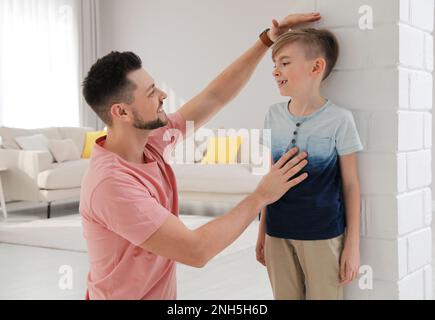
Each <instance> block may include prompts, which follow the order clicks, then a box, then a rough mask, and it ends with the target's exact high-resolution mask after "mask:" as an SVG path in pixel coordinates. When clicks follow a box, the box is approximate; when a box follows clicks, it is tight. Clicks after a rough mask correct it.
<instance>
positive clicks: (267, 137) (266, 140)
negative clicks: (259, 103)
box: [260, 111, 272, 149]
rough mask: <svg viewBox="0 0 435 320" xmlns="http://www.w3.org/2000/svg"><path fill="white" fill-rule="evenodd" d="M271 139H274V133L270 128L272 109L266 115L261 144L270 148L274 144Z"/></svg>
mask: <svg viewBox="0 0 435 320" xmlns="http://www.w3.org/2000/svg"><path fill="white" fill-rule="evenodd" d="M271 139H272V133H271V130H270V111H269V112H267V114H266V116H265V117H264V123H263V132H262V133H261V135H260V144H261V145H264V146H266V147H267V148H268V149H270V148H271V144H272V141H271Z"/></svg>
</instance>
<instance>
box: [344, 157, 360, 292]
mask: <svg viewBox="0 0 435 320" xmlns="http://www.w3.org/2000/svg"><path fill="white" fill-rule="evenodd" d="M339 158H340V170H341V177H342V182H343V197H344V206H345V212H346V225H347V226H346V235H345V242H344V249H343V253H342V256H341V262H340V278H341V284H347V283H349V282H351V281H353V280H354V279H355V278H356V277H357V276H358V271H359V264H360V256H359V240H360V203H361V196H360V183H359V178H358V158H357V154H356V153H352V154H349V155H345V156H340V157H339Z"/></svg>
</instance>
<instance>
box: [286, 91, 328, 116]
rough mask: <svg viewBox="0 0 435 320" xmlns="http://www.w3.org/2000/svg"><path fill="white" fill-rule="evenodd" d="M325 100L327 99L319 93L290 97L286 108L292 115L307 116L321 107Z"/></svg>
mask: <svg viewBox="0 0 435 320" xmlns="http://www.w3.org/2000/svg"><path fill="white" fill-rule="evenodd" d="M326 101H327V100H326V99H325V98H323V97H322V96H321V95H320V94H319V93H316V94H313V95H305V96H300V97H292V99H291V101H290V103H289V105H288V110H289V112H290V113H291V114H292V115H294V116H298V117H301V116H309V115H310V114H312V113H314V112H316V111H317V110H319V109H320V108H321V107H323V106H324V105H325V103H326Z"/></svg>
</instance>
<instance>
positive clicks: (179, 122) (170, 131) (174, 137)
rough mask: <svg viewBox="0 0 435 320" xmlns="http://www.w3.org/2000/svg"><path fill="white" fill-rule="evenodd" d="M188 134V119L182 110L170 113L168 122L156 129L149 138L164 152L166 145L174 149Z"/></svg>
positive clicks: (149, 140)
mask: <svg viewBox="0 0 435 320" xmlns="http://www.w3.org/2000/svg"><path fill="white" fill-rule="evenodd" d="M185 136H186V120H185V119H184V117H183V116H182V115H181V112H180V111H177V112H175V113H171V114H169V115H168V124H167V125H166V126H164V127H162V128H159V129H156V130H154V131H153V132H152V134H151V135H150V137H149V138H148V143H150V144H152V145H153V146H154V147H155V148H157V149H158V150H159V151H160V152H162V153H163V150H165V148H166V147H168V146H170V147H171V148H172V149H174V148H175V145H176V144H177V143H179V142H181V141H182V140H183V138H184V137H185Z"/></svg>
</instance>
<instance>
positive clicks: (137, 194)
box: [91, 176, 171, 246]
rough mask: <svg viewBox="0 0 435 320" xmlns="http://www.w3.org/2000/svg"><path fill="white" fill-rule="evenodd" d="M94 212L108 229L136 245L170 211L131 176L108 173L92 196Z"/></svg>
mask: <svg viewBox="0 0 435 320" xmlns="http://www.w3.org/2000/svg"><path fill="white" fill-rule="evenodd" d="M91 210H92V212H93V214H94V216H95V217H96V218H97V219H98V220H99V221H100V222H101V223H102V224H103V225H105V226H106V227H107V228H108V229H109V230H111V231H113V232H114V233H116V234H118V235H119V236H121V237H123V238H124V239H126V240H127V241H129V242H131V243H132V244H134V245H136V246H139V245H141V244H142V243H143V242H145V241H146V240H147V239H148V238H149V237H150V236H151V235H152V234H153V233H154V232H156V231H157V230H158V229H159V228H160V227H161V226H162V224H163V223H164V222H165V221H166V218H167V217H168V216H169V215H170V214H171V213H170V212H169V210H167V209H166V208H165V207H163V206H162V205H160V204H159V203H158V202H157V201H156V199H154V198H153V197H152V196H151V195H150V193H149V192H148V190H147V189H146V188H144V186H143V185H142V184H140V183H138V182H135V181H134V178H132V177H128V176H125V179H124V180H123V179H121V177H119V178H115V177H111V178H108V179H106V180H104V181H102V182H101V183H100V184H99V185H98V186H97V187H96V189H95V190H94V192H93V195H92V197H91Z"/></svg>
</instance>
